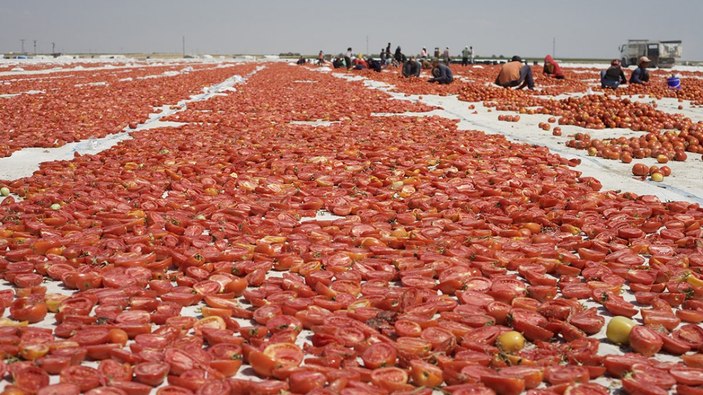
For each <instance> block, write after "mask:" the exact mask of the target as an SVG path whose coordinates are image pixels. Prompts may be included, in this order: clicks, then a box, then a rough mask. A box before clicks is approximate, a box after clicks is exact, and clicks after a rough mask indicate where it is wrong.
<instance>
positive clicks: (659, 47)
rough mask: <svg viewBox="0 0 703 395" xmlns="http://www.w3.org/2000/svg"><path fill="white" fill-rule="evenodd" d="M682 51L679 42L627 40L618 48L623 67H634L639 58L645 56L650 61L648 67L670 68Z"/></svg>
mask: <svg viewBox="0 0 703 395" xmlns="http://www.w3.org/2000/svg"><path fill="white" fill-rule="evenodd" d="M682 50H683V47H682V44H681V40H670V41H650V40H627V43H626V44H623V45H621V46H620V61H621V62H622V65H623V66H630V65H635V66H636V65H637V61H638V59H639V58H640V56H646V57H648V58H649V60H651V63H650V67H672V66H674V64H675V63H676V60H677V59H680V58H681V52H682Z"/></svg>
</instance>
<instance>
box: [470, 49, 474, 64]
mask: <svg viewBox="0 0 703 395" xmlns="http://www.w3.org/2000/svg"><path fill="white" fill-rule="evenodd" d="M469 58H470V59H469V60H470V61H471V64H474V47H472V46H469Z"/></svg>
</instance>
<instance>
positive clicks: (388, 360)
mask: <svg viewBox="0 0 703 395" xmlns="http://www.w3.org/2000/svg"><path fill="white" fill-rule="evenodd" d="M361 359H362V360H363V361H364V366H365V367H367V368H369V369H376V368H380V367H385V366H392V365H394V364H395V359H396V350H395V348H394V347H393V346H391V345H390V344H387V343H375V344H372V345H371V346H370V347H369V348H367V349H366V350H365V351H364V352H363V353H362V354H361Z"/></svg>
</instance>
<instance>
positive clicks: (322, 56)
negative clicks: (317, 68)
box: [317, 51, 325, 65]
mask: <svg viewBox="0 0 703 395" xmlns="http://www.w3.org/2000/svg"><path fill="white" fill-rule="evenodd" d="M317 64H319V65H322V64H325V53H324V52H322V51H320V52H319V53H318V54H317Z"/></svg>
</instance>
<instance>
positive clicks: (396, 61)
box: [298, 43, 681, 90]
mask: <svg viewBox="0 0 703 395" xmlns="http://www.w3.org/2000/svg"><path fill="white" fill-rule="evenodd" d="M473 56H474V55H473V47H469V46H467V47H465V48H464V50H463V51H462V62H461V63H462V65H467V64H469V61H470V62H471V64H473V62H474V58H473ZM441 59H442V61H443V62H440V56H439V48H436V49H435V56H434V58H432V61H431V62H430V58H429V57H428V53H427V49H426V48H422V51H421V52H420V54H419V55H418V56H417V57H415V56H410V57H409V58H408V57H406V56H405V55H404V54H403V52H402V50H401V48H400V46H398V47H397V48H396V50H395V52H394V53H393V54H391V44H390V43H388V46H386V48H382V49H381V59H380V61H379V60H376V59H373V58H370V57H369V58H366V57H364V56H363V55H361V54H358V55H357V56H356V57H353V53H352V48H351V47H350V48H347V51H346V53H345V54H340V55H339V56H337V57H336V58H334V59H333V61H332V65H333V66H334V67H335V68H342V67H346V68H347V69H352V68H353V69H358V70H361V69H371V70H375V71H377V72H380V71H381V70H382V69H383V68H384V67H387V66H389V65H394V66H400V65H402V69H401V74H402V76H403V77H406V78H411V77H420V74H421V72H422V69H431V74H432V77H431V78H430V79H429V80H428V82H436V83H439V84H450V83H451V82H452V81H454V76H453V74H452V70H451V69H450V68H449V62H450V58H449V48H448V47H447V48H445V50H444V53H442V56H441ZM298 63H299V64H304V63H305V60H304V59H303V58H302V57H301V60H299V61H298ZM324 63H325V59H324V53H323V52H322V51H320V53H319V54H318V64H324ZM650 63H651V61H650V59H649V58H647V57H646V56H642V57H640V58H639V62H638V65H637V68H636V69H635V70H634V71H633V72H632V75H631V76H630V79H629V83H630V84H646V83H648V82H649V72H648V71H647V67H649V65H650ZM543 74H544V75H545V76H547V77H551V78H555V79H564V72H563V71H562V69H561V67H560V66H559V64H558V63H557V62H556V61H555V60H554V58H553V57H552V56H551V55H547V56H546V57H545V58H544V67H543ZM600 82H601V87H602V88H611V89H615V88H617V87H618V86H620V85H621V84H627V83H628V80H627V78H626V77H625V72H624V71H623V68H622V65H621V64H620V61H619V60H617V59H615V60H613V61H612V62H611V64H610V67H609V68H608V69H606V70H602V71H601V72H600ZM495 84H496V85H498V86H501V87H504V88H516V89H523V88H527V89H529V90H534V87H535V80H534V76H533V74H532V68H531V67H530V66H529V65H527V64H526V63H525V62H524V61H523V60H522V58H520V57H519V56H513V57H512V58H511V59H510V61H509V62H507V63H505V64H503V65H501V67H500V71H499V73H498V76H497V77H496V79H495ZM667 84H668V86H669V88H672V89H680V88H681V81H680V79H679V78H678V77H677V76H674V75H672V76H671V77H669V78H668V79H667Z"/></svg>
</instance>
